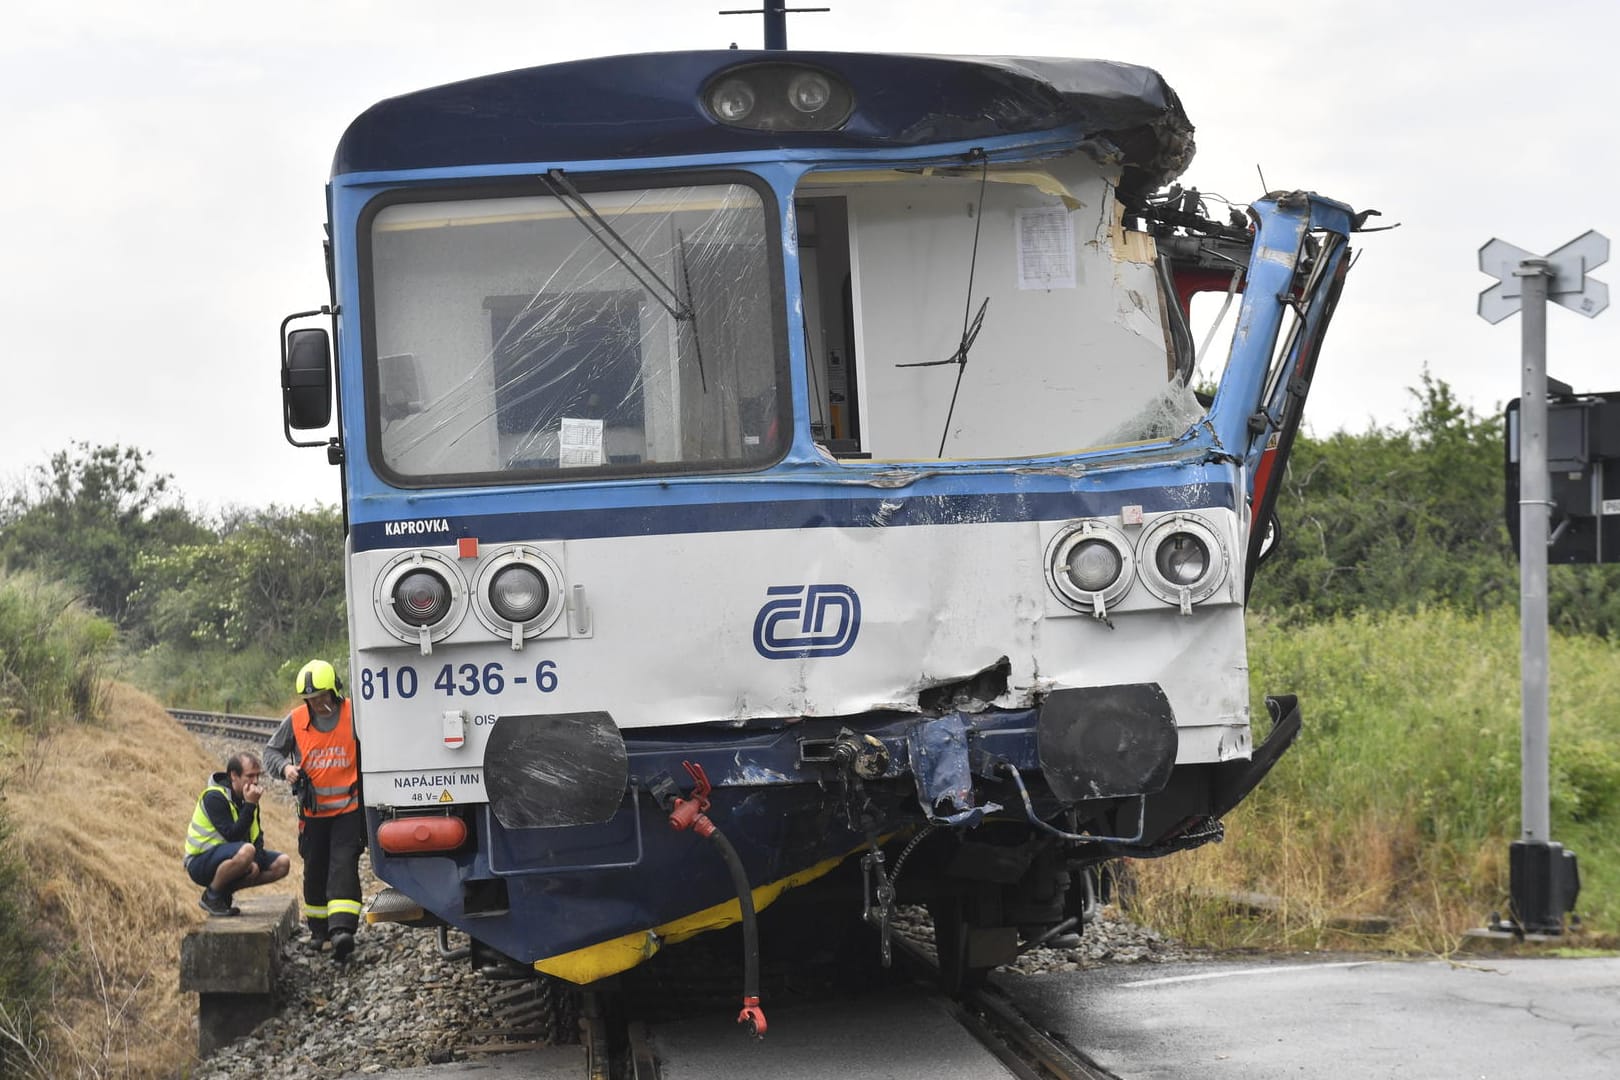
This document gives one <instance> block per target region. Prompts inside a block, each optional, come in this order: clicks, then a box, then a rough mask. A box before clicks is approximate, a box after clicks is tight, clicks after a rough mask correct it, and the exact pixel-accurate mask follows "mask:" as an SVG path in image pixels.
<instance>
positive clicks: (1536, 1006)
mask: <svg viewBox="0 0 1620 1080" xmlns="http://www.w3.org/2000/svg"><path fill="white" fill-rule="evenodd" d="M996 983H997V985H998V986H1001V987H1002V988H1003V989H1005V990H1007V991H1008V992H1009V993H1010V994H1011V995H1012V997H1013V998H1014V1000H1016V1001H1018V1002H1019V1003H1020V1005H1021V1006H1022V1007H1023V1008H1024V1011H1025V1013H1026V1014H1027V1015H1029V1016H1030V1018H1031V1019H1033V1020H1035V1021H1036V1022H1037V1023H1038V1024H1040V1025H1042V1026H1044V1027H1046V1028H1047V1029H1048V1030H1050V1031H1052V1032H1053V1033H1055V1034H1058V1035H1061V1036H1062V1037H1063V1038H1064V1040H1065V1041H1067V1042H1068V1043H1069V1044H1070V1045H1072V1046H1075V1047H1077V1048H1079V1049H1081V1050H1083V1051H1084V1052H1085V1053H1086V1054H1087V1055H1088V1056H1089V1057H1090V1058H1091V1059H1092V1060H1093V1061H1095V1062H1096V1063H1097V1064H1098V1065H1101V1066H1103V1067H1104V1068H1105V1069H1108V1070H1109V1071H1111V1072H1113V1073H1115V1074H1116V1075H1118V1076H1119V1077H1121V1080H1147V1078H1154V1080H1192V1078H1195V1077H1196V1078H1205V1077H1210V1078H1220V1077H1232V1078H1239V1077H1241V1078H1242V1080H1274V1078H1281V1077H1288V1078H1289V1080H1302V1078H1314V1077H1323V1078H1334V1080H1339V1078H1346V1080H1350V1078H1360V1077H1401V1078H1403V1080H1412V1078H1431V1077H1434V1078H1452V1077H1456V1078H1470V1080H1474V1078H1479V1080H1486V1078H1489V1080H1495V1078H1498V1077H1504V1078H1505V1077H1513V1078H1523V1077H1561V1078H1571V1080H1585V1078H1592V1080H1597V1078H1603V1080H1613V1078H1615V1077H1620V959H1591V960H1559V959H1510V958H1500V957H1483V958H1471V959H1468V960H1466V961H1461V960H1459V961H1457V962H1447V961H1444V960H1427V961H1420V962H1400V961H1384V960H1349V961H1347V960H1344V959H1321V960H1313V959H1311V958H1309V957H1305V958H1279V959H1276V960H1266V961H1258V962H1219V963H1197V964H1175V965H1164V966H1155V967H1151V968H1149V967H1140V966H1135V967H1109V968H1096V969H1093V970H1090V971H1073V972H1054V973H1051V974H1046V975H1039V976H1031V977H1027V978H1018V977H1010V978H1009V977H1005V976H997V978H996Z"/></svg>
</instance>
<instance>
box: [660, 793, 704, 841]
mask: <svg viewBox="0 0 1620 1080" xmlns="http://www.w3.org/2000/svg"><path fill="white" fill-rule="evenodd" d="M708 805H709V804H708V800H707V799H705V800H704V801H702V802H699V801H698V800H696V799H676V800H675V808H674V809H673V810H671V811H670V812H669V827H670V828H672V829H674V830H675V831H676V832H685V831H686V830H687V829H691V830H692V831H693V832H695V833H697V834H698V835H699V836H701V837H703V838H704V839H705V840H707V839H708V838H709V836H710V835H711V834H712V833H713V832H714V822H712V821H710V820H709V816H708V815H707V814H705V813H704V812H703V811H704V809H706V808H707V807H708Z"/></svg>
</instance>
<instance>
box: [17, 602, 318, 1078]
mask: <svg viewBox="0 0 1620 1080" xmlns="http://www.w3.org/2000/svg"><path fill="white" fill-rule="evenodd" d="M80 595H81V594H80V592H79V591H78V590H77V589H75V588H72V587H69V586H68V585H66V584H64V583H61V582H50V581H44V580H42V579H40V578H38V577H37V576H35V575H32V574H28V573H10V574H7V573H0V670H3V671H4V678H5V681H4V685H3V687H0V1076H4V1077H8V1078H10V1077H18V1078H25V1080H58V1078H62V1077H95V1078H110V1077H125V1078H130V1077H173V1076H179V1075H184V1074H185V1073H186V1072H188V1071H189V1069H190V1064H191V1062H192V1061H194V1059H195V1050H196V1033H195V1027H194V1025H195V1012H196V999H195V997H193V996H190V995H185V994H182V993H180V991H179V954H180V939H181V938H182V937H183V936H184V934H185V932H186V931H187V930H189V929H190V928H191V927H193V926H195V925H196V924H197V923H199V922H201V921H202V920H203V919H204V918H205V916H204V915H203V913H202V912H201V911H200V910H199V909H198V907H197V897H198V895H199V891H200V890H198V889H197V888H196V887H195V886H193V885H192V884H191V881H190V879H189V878H187V876H186V874H185V872H184V870H182V869H181V866H180V847H181V844H182V842H183V840H184V836H185V827H186V822H187V821H188V820H189V819H190V816H191V811H192V808H193V806H194V805H195V802H196V799H197V795H198V793H199V792H200V791H201V790H202V786H203V784H204V783H205V782H206V778H207V776H208V775H209V774H210V773H211V772H213V771H216V770H217V769H219V768H220V766H221V763H220V762H218V761H215V760H213V758H212V757H211V756H210V755H209V754H207V753H205V752H204V751H203V750H202V749H201V748H200V746H199V745H198V743H197V741H196V740H195V739H194V738H192V737H191V736H190V735H189V734H188V733H187V732H185V731H184V730H183V729H182V728H181V727H180V726H179V725H178V724H176V723H175V722H174V720H173V719H172V718H171V717H170V716H169V715H168V713H167V712H165V711H164V710H163V708H162V707H161V706H160V705H159V704H158V703H157V702H156V701H154V700H152V699H151V698H150V697H148V696H147V695H145V694H143V693H141V692H139V691H137V690H134V689H132V688H130V687H128V686H125V685H122V684H119V683H113V682H109V681H108V680H107V679H106V678H105V675H106V672H107V670H108V667H109V665H110V664H112V663H113V660H114V657H113V653H114V649H115V638H114V633H113V627H112V626H111V624H110V623H108V622H107V621H106V620H105V619H102V618H100V617H98V616H96V615H94V614H93V613H92V612H90V611H89V610H87V608H86V606H85V605H84V604H83V602H82V601H81V600H80V599H79V597H80ZM264 817H265V820H266V825H265V828H266V834H267V835H268V836H269V838H270V841H271V843H272V844H274V845H279V846H281V847H282V848H291V847H292V846H293V845H294V843H295V837H296V834H295V832H294V828H295V825H294V820H293V813H292V810H291V808H290V804H287V803H286V802H285V800H273V799H272V800H266V807H265V811H264ZM299 880H300V879H299V878H298V876H297V874H296V873H295V875H294V876H293V877H292V878H289V879H288V880H286V881H283V882H278V883H277V884H276V885H274V886H271V887H270V888H271V889H272V890H277V891H288V892H291V891H295V890H296V887H297V882H298V881H299Z"/></svg>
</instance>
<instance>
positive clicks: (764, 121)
mask: <svg viewBox="0 0 1620 1080" xmlns="http://www.w3.org/2000/svg"><path fill="white" fill-rule="evenodd" d="M703 102H704V105H705V106H706V107H707V108H708V110H709V115H711V116H713V117H714V118H715V119H716V120H718V121H720V123H722V124H725V125H726V126H728V127H740V128H750V129H752V130H755V131H832V130H835V129H837V128H839V127H841V126H842V125H843V123H844V121H845V120H848V119H849V115H850V113H851V112H853V111H854V109H855V95H854V94H853V93H852V92H851V91H850V89H849V87H848V86H847V85H845V83H844V81H843V80H842V79H840V78H838V77H837V76H836V75H833V74H831V73H830V72H825V71H821V70H818V69H816V68H811V67H805V66H804V65H802V64H774V63H771V64H749V65H745V66H743V67H739V68H733V69H732V70H731V71H729V72H727V73H726V74H724V75H722V76H720V77H719V78H718V79H716V80H715V81H714V82H713V83H711V84H710V85H709V87H708V88H707V89H706V90H705V91H704V92H703Z"/></svg>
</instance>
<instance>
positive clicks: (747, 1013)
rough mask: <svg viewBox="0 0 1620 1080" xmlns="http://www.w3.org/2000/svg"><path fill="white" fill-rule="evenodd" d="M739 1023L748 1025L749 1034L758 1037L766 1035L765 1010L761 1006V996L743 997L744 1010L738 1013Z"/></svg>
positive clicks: (761, 1037)
mask: <svg viewBox="0 0 1620 1080" xmlns="http://www.w3.org/2000/svg"><path fill="white" fill-rule="evenodd" d="M737 1023H739V1024H747V1025H748V1034H750V1035H752V1036H753V1037H754V1038H756V1039H763V1038H764V1037H765V1010H764V1009H762V1008H760V1007H759V998H757V997H745V998H743V1007H742V1012H740V1013H738V1014H737Z"/></svg>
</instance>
